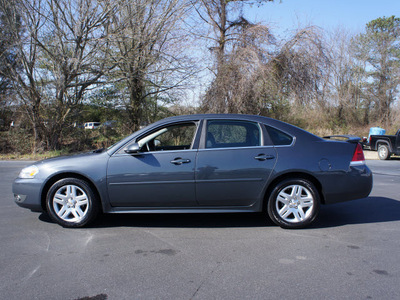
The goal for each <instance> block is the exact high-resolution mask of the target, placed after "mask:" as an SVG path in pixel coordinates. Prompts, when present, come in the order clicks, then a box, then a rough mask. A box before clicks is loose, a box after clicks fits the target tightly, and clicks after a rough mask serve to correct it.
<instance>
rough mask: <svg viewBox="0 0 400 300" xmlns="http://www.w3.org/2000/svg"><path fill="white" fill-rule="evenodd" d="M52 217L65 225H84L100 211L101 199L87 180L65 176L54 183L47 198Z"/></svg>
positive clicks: (48, 209)
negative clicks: (99, 199)
mask: <svg viewBox="0 0 400 300" xmlns="http://www.w3.org/2000/svg"><path fill="white" fill-rule="evenodd" d="M46 206H47V211H48V213H49V215H50V217H51V218H52V219H53V220H54V221H55V222H57V223H58V224H60V225H62V226H64V227H83V226H85V225H87V224H89V223H90V222H92V221H93V220H94V219H95V218H96V216H97V215H98V213H99V207H100V205H99V201H98V199H97V197H96V195H95V193H94V192H93V190H92V188H91V187H90V186H89V185H88V184H87V182H86V181H83V180H80V179H77V178H64V179H61V180H59V181H57V182H56V183H54V184H53V185H52V186H51V188H50V190H49V192H48V193H47V198H46Z"/></svg>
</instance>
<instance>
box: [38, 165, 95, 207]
mask: <svg viewBox="0 0 400 300" xmlns="http://www.w3.org/2000/svg"><path fill="white" fill-rule="evenodd" d="M64 178H76V179H80V180H83V181H85V182H86V183H87V184H88V185H89V187H90V188H91V189H92V191H93V193H94V194H95V195H96V197H97V199H99V201H100V202H102V201H101V196H100V193H99V191H98V189H97V187H96V185H95V184H94V183H93V182H92V181H91V180H90V179H89V178H87V177H86V176H83V175H81V174H78V173H74V172H66V173H59V174H56V175H54V176H53V177H51V178H50V179H48V180H47V182H46V184H45V185H44V186H43V189H42V193H41V205H42V209H43V211H47V208H46V197H47V193H48V192H49V190H50V188H51V186H52V185H53V184H54V183H56V182H57V181H59V180H61V179H64ZM100 207H101V209H102V205H100Z"/></svg>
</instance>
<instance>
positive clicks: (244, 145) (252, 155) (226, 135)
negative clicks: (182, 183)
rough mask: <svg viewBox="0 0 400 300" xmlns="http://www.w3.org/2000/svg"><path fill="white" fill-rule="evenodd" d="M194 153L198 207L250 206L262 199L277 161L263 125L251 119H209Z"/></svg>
mask: <svg viewBox="0 0 400 300" xmlns="http://www.w3.org/2000/svg"><path fill="white" fill-rule="evenodd" d="M203 128H204V129H205V130H204V134H203V136H202V139H203V143H202V147H201V149H199V152H198V155H197V165H196V173H195V178H196V198H197V201H198V203H199V205H201V206H251V205H253V204H255V203H256V202H257V201H258V200H260V199H262V197H263V191H264V187H265V183H266V181H267V180H268V178H269V176H270V175H271V172H272V171H273V169H274V166H275V163H276V151H275V149H274V147H273V146H272V145H264V142H265V140H264V138H263V136H264V135H263V129H262V126H261V125H260V124H258V123H255V122H250V121H237V120H208V121H207V123H206V124H205V126H204V127H203Z"/></svg>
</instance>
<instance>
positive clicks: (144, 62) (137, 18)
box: [108, 0, 193, 130]
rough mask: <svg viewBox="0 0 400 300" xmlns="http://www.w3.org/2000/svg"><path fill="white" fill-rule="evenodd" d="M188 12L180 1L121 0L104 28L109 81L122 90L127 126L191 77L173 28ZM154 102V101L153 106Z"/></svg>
mask: <svg viewBox="0 0 400 300" xmlns="http://www.w3.org/2000/svg"><path fill="white" fill-rule="evenodd" d="M188 9H189V6H188V3H187V1H184V0H121V1H119V4H118V7H117V9H116V13H115V15H114V18H113V20H112V22H111V23H110V24H109V28H108V30H109V44H110V56H111V58H112V59H111V63H112V64H113V65H114V66H115V69H114V71H113V73H112V74H111V75H110V78H112V79H114V80H117V81H120V82H122V83H123V84H124V85H125V86H126V94H127V100H128V101H126V104H125V106H126V112H127V113H128V119H129V120H130V122H129V124H128V125H129V127H130V129H131V130H137V129H138V128H139V126H140V125H141V122H143V121H145V119H146V116H145V112H146V106H147V105H148V103H149V101H151V100H153V104H154V103H157V100H158V99H159V97H160V95H164V96H165V95H167V93H168V92H169V91H171V90H173V89H175V88H177V87H179V86H181V85H182V84H183V83H185V81H186V80H188V78H190V76H191V75H192V74H193V70H192V68H191V65H190V62H189V61H188V59H187V57H186V55H185V52H184V51H183V48H184V45H183V41H184V39H185V36H184V35H182V34H180V35H178V34H177V33H178V29H179V27H180V25H181V22H182V21H183V19H184V18H185V14H186V13H187V11H188ZM154 101H155V102H154Z"/></svg>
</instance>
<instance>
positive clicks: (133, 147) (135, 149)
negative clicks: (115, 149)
mask: <svg viewBox="0 0 400 300" xmlns="http://www.w3.org/2000/svg"><path fill="white" fill-rule="evenodd" d="M140 150H142V147H140V146H139V144H138V143H133V144H131V145H129V146H128V148H126V149H125V153H127V154H138V153H139V152H140Z"/></svg>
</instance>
